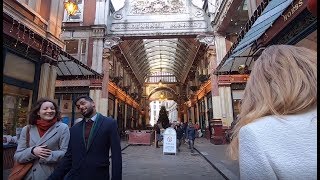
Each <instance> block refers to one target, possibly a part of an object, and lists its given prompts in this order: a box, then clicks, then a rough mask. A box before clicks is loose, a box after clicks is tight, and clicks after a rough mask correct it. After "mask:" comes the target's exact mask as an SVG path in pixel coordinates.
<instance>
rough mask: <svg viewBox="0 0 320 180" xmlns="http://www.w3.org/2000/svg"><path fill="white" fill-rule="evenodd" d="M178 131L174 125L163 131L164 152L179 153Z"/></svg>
mask: <svg viewBox="0 0 320 180" xmlns="http://www.w3.org/2000/svg"><path fill="white" fill-rule="evenodd" d="M176 141H177V133H176V130H175V129H174V128H172V127H169V128H167V129H166V130H165V131H164V133H163V154H166V153H167V154H175V155H176V154H177V142H176Z"/></svg>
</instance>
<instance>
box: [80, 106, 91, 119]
mask: <svg viewBox="0 0 320 180" xmlns="http://www.w3.org/2000/svg"><path fill="white" fill-rule="evenodd" d="M92 113H93V107H90V108H87V111H86V112H84V113H82V115H83V117H85V118H89V117H91V115H92Z"/></svg>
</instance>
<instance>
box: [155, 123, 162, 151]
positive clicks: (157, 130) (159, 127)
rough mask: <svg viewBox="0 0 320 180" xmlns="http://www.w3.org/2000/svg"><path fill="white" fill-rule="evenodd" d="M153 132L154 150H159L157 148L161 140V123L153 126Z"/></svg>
mask: <svg viewBox="0 0 320 180" xmlns="http://www.w3.org/2000/svg"><path fill="white" fill-rule="evenodd" d="M155 131H156V148H160V146H159V141H162V138H161V133H160V132H161V123H160V122H158V123H157V124H156V125H155Z"/></svg>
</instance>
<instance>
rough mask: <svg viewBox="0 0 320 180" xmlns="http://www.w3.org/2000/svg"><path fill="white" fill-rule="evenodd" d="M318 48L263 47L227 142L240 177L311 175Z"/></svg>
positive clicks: (314, 154) (313, 172)
mask: <svg viewBox="0 0 320 180" xmlns="http://www.w3.org/2000/svg"><path fill="white" fill-rule="evenodd" d="M316 110H317V53H316V52H315V51H312V50H309V49H306V48H303V47H295V46H289V45H273V46H270V47H268V48H266V49H265V50H264V51H263V53H262V54H261V56H260V57H259V58H258V59H257V60H256V62H255V64H254V67H253V70H252V72H251V74H250V78H249V80H248V82H247V85H246V88H245V93H244V97H243V100H242V104H241V112H240V115H239V122H238V123H237V124H236V125H235V127H234V129H233V131H234V133H233V138H232V141H231V143H230V145H229V147H228V150H229V155H230V157H231V158H232V159H239V166H240V179H245V180H249V179H259V180H260V179H266V180H267V179H268V180H270V179H271V180H272V179H288V180H289V179H290V180H291V179H308V180H311V179H316V177H317V111H316Z"/></svg>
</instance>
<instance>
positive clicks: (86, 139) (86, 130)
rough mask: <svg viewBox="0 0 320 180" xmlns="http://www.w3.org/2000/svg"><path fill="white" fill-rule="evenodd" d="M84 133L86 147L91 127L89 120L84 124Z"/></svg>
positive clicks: (91, 122)
mask: <svg viewBox="0 0 320 180" xmlns="http://www.w3.org/2000/svg"><path fill="white" fill-rule="evenodd" d="M85 125H86V126H85V132H84V138H85V141H86V145H87V144H88V139H89V135H90V131H91V128H92V125H93V121H92V120H91V119H89V120H88V121H87V122H86V124H85Z"/></svg>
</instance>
